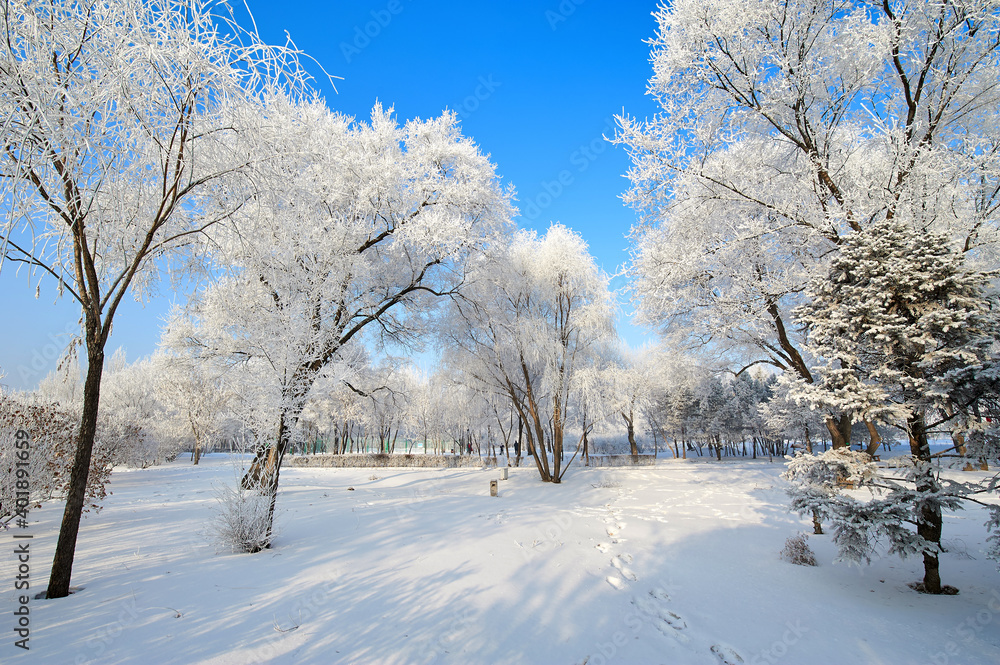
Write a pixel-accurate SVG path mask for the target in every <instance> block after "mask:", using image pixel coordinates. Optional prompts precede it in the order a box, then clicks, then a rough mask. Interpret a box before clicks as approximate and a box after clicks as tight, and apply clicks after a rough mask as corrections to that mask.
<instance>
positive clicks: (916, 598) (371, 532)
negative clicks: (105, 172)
mask: <svg viewBox="0 0 1000 665" xmlns="http://www.w3.org/2000/svg"><path fill="white" fill-rule="evenodd" d="M782 468H783V467H782V465H780V464H777V463H775V464H773V465H769V464H767V462H766V461H757V462H753V461H724V462H722V463H719V462H716V461H709V460H707V459H703V460H688V461H673V460H661V462H660V463H659V465H658V466H656V467H654V468H642V469H585V468H582V467H576V466H575V464H574V468H572V469H571V470H570V472H569V473H568V474H567V476H566V480H565V482H564V484H563V485H561V486H552V485H543V484H542V483H540V482H539V481H538V475H537V473H536V471H535V470H534V468H530V467H529V468H520V469H512V470H511V474H510V480H508V481H506V482H503V481H502V482H501V483H500V488H501V496H500V497H499V498H492V497H490V496H489V480H490V479H492V478H496V477H497V475H498V474H497V471H496V470H444V469H419V470H403V469H292V468H287V469H285V470H283V471H282V487H283V488H284V489H283V491H282V492H281V494H280V496H279V511H280V513H281V514H280V516H279V522H280V524H281V533H280V535H279V537H278V538H277V540H276V542H275V547H274V548H273V549H272V550H270V551H265V552H263V553H260V554H255V555H245V554H240V555H234V554H228V553H218V552H217V551H216V548H215V546H214V545H213V544H211V543H210V542H209V541H208V540H207V538H206V524H207V523H208V522H209V520H210V519H211V516H212V515H213V513H214V507H215V499H214V491H213V485H218V484H219V483H221V482H231V481H232V480H233V469H232V465H231V464H230V463H229V462H228V460H227V459H226V458H225V457H224V456H221V455H213V456H209V457H207V458H206V459H205V460H204V462H203V463H202V465H200V466H198V467H193V466H191V465H190V463H189V462H188V461H187V460H186V459H181V460H178V461H176V462H174V463H172V464H169V465H166V466H163V467H158V468H153V469H147V470H144V471H126V470H121V471H116V472H115V474H114V476H113V480H112V484H111V489H112V491H113V495H112V496H110V497H109V498H108V499H107V501H106V504H105V508H104V510H103V511H102V512H101V513H99V514H97V515H90V516H88V517H87V518H86V519H85V520H84V523H83V527H82V531H81V537H80V543H79V548H78V551H77V563H76V567H75V569H74V576H73V582H74V585H79V586H83V587H84V589H83V590H82V591H81V592H79V593H77V594H75V595H73V596H71V597H70V598H68V599H62V600H55V601H47V600H38V601H32V602H31V605H30V607H31V631H32V632H31V641H30V645H31V650H30V652H24V651H22V650H20V649H16V648H14V646H13V642H14V639H16V638H15V637H14V636H13V633H12V632H11V631H10V629H5V630H4V631H3V634H4V636H5V637H4V638H3V644H0V662H2V663H39V664H40V663H101V664H108V665H112V664H118V663H122V664H124V663H142V664H147V665H156V664H159V663H184V664H187V663H213V664H220V665H221V664H224V663H225V664H233V665H237V664H239V665H243V664H245V663H254V662H260V663H287V664H289V665H290V664H293V663H294V664H300V663H306V664H309V663H319V664H325V663H434V662H438V663H456V664H458V663H461V664H466V663H544V664H561V663H565V664H566V665H570V664H577V665H579V664H580V663H584V662H586V663H588V665H598V664H600V663H619V662H620V663H650V664H656V663H664V664H667V663H669V664H686V663H704V664H706V665H708V664H711V665H719V664H720V663H724V662H730V663H734V664H738V663H740V662H743V663H760V664H763V663H787V664H789V665H796V664H803V663H809V664H811V665H820V664H823V663H828V664H830V665H842V664H844V663H852V664H860V663H872V664H876V663H877V664H892V665H902V664H910V663H919V664H921V665H923V664H937V665H940V664H942V663H961V664H963V665H976V664H984V665H985V664H995V663H1000V573H998V572H997V570H996V567H995V564H994V562H991V561H988V560H986V559H985V558H984V557H983V555H982V553H981V551H980V550H981V549H982V548H983V547H984V542H983V539H984V536H985V533H984V529H983V526H982V525H983V522H984V520H985V515H984V513H983V512H981V511H980V510H969V511H965V512H962V513H958V514H955V515H948V516H947V517H946V522H945V535H944V538H945V540H946V541H948V543H949V544H950V545H951V551H950V553H948V554H945V555H943V559H942V573H943V579H944V582H945V583H947V584H951V585H954V586H957V587H959V589H961V594H960V595H958V596H945V597H931V596H924V595H920V594H917V593H915V592H913V591H911V590H910V589H909V588H908V587H907V583H908V582H912V581H915V580H917V579H919V578H920V577H921V574H922V573H921V564H920V562H919V561H918V560H916V559H913V560H907V561H900V560H899V559H898V558H886V559H882V560H878V561H876V562H874V564H873V565H872V566H871V567H866V568H861V569H858V568H854V567H849V566H847V565H834V564H833V563H832V559H833V556H834V550H833V548H832V546H831V544H830V543H829V541H828V539H827V537H826V536H812V537H810V544H811V546H812V547H813V549H814V550H815V551H816V553H817V556H818V559H819V561H820V565H819V567H817V568H808V567H802V566H795V565H792V564H789V563H786V562H784V561H782V560H780V559H779V558H778V552H779V551H780V550H781V548H782V546H783V544H784V541H785V539H786V538H787V537H788V536H790V535H793V534H795V533H797V532H799V531H804V530H806V529H807V528H808V524H807V523H806V521H805V520H802V519H799V518H798V517H797V516H794V515H791V514H789V513H788V512H787V511H786V509H785V503H786V498H785V495H784V492H783V489H782V488H783V481H781V480H780V479H779V478H778V474H779V473H780V471H781V470H782ZM373 473H374V474H375V475H377V476H379V478H378V479H377V480H371V479H370V477H371V476H372V475H373ZM351 487H353V488H354V489H353V491H352V490H349V489H348V488H351ZM60 517H61V509H60V506H57V505H55V504H51V505H47V506H45V507H44V508H42V509H40V510H35V511H33V512H32V513H31V519H32V521H33V524H32V525H31V528H30V529H29V531H30V532H31V533H33V534H34V539H33V540H32V545H31V550H32V552H33V554H34V556H33V557H32V560H31V566H32V567H31V576H32V581H33V584H32V587H33V590H40V588H37V587H40V586H43V585H44V581H45V580H46V579H47V577H48V567H49V565H50V563H51V556H52V551H53V547H54V541H55V534H56V530H57V527H58V520H59V519H60ZM0 539H2V540H3V542H4V543H7V544H10V543H12V538H11V533H10V532H7V533H3V534H0ZM4 550H6V551H8V554H6V555H5V556H3V557H2V558H0V566H2V568H0V570H2V578H0V579H2V582H0V583H2V588H3V589H4V594H3V596H2V601H0V602H2V605H0V607H2V609H3V613H4V615H5V616H6V617H7V619H6V620H5V622H4V623H5V624H7V625H11V624H12V615H11V614H10V612H12V611H13V607H14V598H13V592H12V591H11V589H12V586H13V578H14V575H15V573H14V568H13V557H12V555H11V554H10V553H9V551H10V547H8V546H6V545H5V547H4ZM7 608H10V609H9V610H8V609H7Z"/></svg>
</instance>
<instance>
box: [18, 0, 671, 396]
mask: <svg viewBox="0 0 1000 665" xmlns="http://www.w3.org/2000/svg"><path fill="white" fill-rule="evenodd" d="M248 5H249V7H250V9H251V10H252V11H253V14H254V18H255V20H256V24H257V28H258V30H259V32H260V34H261V36H262V37H263V38H264V39H265V41H269V42H272V43H274V42H282V41H283V40H284V33H285V31H288V32H289V33H290V34H291V36H292V38H293V40H294V41H295V43H296V44H297V45H298V46H299V47H300V48H301V49H302V50H304V51H306V52H307V53H308V54H309V55H310V56H312V57H313V58H315V60H317V61H318V62H319V63H321V64H322V66H323V68H325V69H326V71H327V72H329V73H330V74H332V75H335V76H340V77H343V80H341V81H337V90H338V92H336V93H335V92H334V91H333V89H332V88H331V87H329V86H327V85H324V86H322V90H323V93H324V95H325V97H326V99H327V103H328V105H329V106H330V107H331V108H333V109H336V110H338V111H341V112H343V113H346V114H348V115H353V116H356V117H358V118H359V119H366V118H367V117H368V115H369V113H370V112H371V108H372V106H373V105H374V104H375V102H376V101H379V102H381V103H382V104H383V105H384V106H386V107H388V106H392V107H394V108H395V111H396V114H397V116H398V117H399V118H400V119H401V120H404V119H408V118H413V117H422V118H428V117H432V116H436V115H439V114H440V113H441V112H442V110H443V109H445V108H448V109H452V110H454V111H456V113H458V115H459V118H460V120H461V123H462V127H463V131H464V133H465V135H466V136H469V137H472V138H473V139H474V140H475V141H476V142H477V143H478V144H479V146H480V147H481V149H482V150H483V151H484V152H486V153H489V154H490V155H491V158H492V160H493V162H494V163H495V164H496V165H497V172H498V173H499V174H500V175H501V176H502V177H503V179H504V181H505V182H512V183H514V185H515V187H516V189H517V193H518V201H517V206H518V208H520V210H521V218H520V219H519V220H518V223H519V224H520V225H521V226H522V227H526V228H533V229H536V230H538V231H540V232H544V230H545V229H546V228H547V227H548V226H549V223H550V222H552V221H558V222H562V223H563V224H565V225H566V226H568V227H570V228H572V229H574V230H576V231H577V232H578V233H580V234H581V235H582V236H583V237H584V239H585V240H586V241H587V242H588V243H589V245H590V251H591V253H592V254H593V255H594V256H595V257H596V259H597V260H598V262H599V264H600V265H601V267H602V268H603V269H604V270H605V271H607V272H608V273H610V274H614V273H615V272H616V271H617V270H618V268H619V267H620V266H621V265H622V264H623V263H625V262H626V261H627V259H628V253H627V250H628V240H627V239H626V237H625V236H626V234H627V233H628V231H629V228H630V227H631V225H632V223H633V221H634V219H635V215H634V213H633V212H632V211H631V210H630V209H628V208H626V207H625V206H624V205H623V204H622V202H621V200H620V199H619V196H620V195H621V193H622V192H623V191H625V189H626V188H627V186H628V181H627V180H626V179H625V178H624V177H623V175H624V174H625V173H626V171H627V170H628V166H629V162H628V158H627V156H626V154H625V152H624V150H622V149H621V148H616V147H614V146H611V145H610V144H608V143H607V142H605V141H604V140H603V139H602V135H607V136H610V135H612V134H613V133H614V124H613V123H614V115H615V114H620V113H621V112H622V110H623V109H624V110H625V111H626V112H627V113H629V114H631V115H635V116H639V117H648V116H651V115H653V114H655V113H656V107H655V105H654V104H653V102H652V100H651V99H650V98H648V97H647V96H646V95H645V89H646V81H647V79H648V78H649V77H650V74H651V70H650V65H649V45H648V44H645V43H644V40H646V39H649V38H651V37H653V35H654V32H655V29H656V23H655V20H654V19H653V17H652V15H651V14H652V12H653V11H655V9H656V2H655V1H652V0H650V1H639V0H625V1H619V2H615V3H611V2H606V1H598V0H562V1H561V2H560V1H559V0H550V1H548V2H546V1H544V0H539V1H537V2H530V1H527V0H524V1H517V0H512V1H508V2H458V1H450V0H444V1H435V2H430V1H429V0H374V1H368V0H365V1H358V0H352V1H350V2H345V1H333V2H314V1H308V0H283V1H281V2H271V1H264V0H248ZM313 70H314V71H315V72H316V74H317V75H319V76H318V78H321V74H322V73H321V72H320V71H319V68H318V67H313ZM8 267H9V266H6V267H5V268H4V271H3V273H2V274H0V309H2V311H3V312H5V315H4V316H3V317H2V319H3V322H2V323H0V368H2V369H3V370H4V371H5V372H6V373H7V377H6V378H5V379H3V383H5V384H6V385H8V386H11V387H13V388H31V387H34V386H35V385H37V383H38V381H39V379H41V378H42V377H43V376H44V375H45V374H46V373H47V372H49V371H50V370H52V369H53V368H54V367H55V365H56V360H57V358H58V356H59V354H60V353H61V351H62V348H63V347H64V346H65V344H66V341H67V340H68V335H67V333H71V332H73V331H75V330H78V329H79V328H78V326H77V320H78V319H79V310H78V308H77V307H76V306H75V305H74V303H73V302H72V301H70V300H68V299H63V300H61V301H58V302H57V301H56V295H55V289H54V285H53V284H52V283H47V282H45V281H43V282H42V284H41V292H40V297H39V298H38V299H37V300H36V299H35V287H34V283H32V284H29V283H28V280H27V279H26V278H25V276H24V275H21V276H20V277H15V276H14V273H13V271H12V270H8V269H7V268H8ZM612 286H613V287H614V288H620V287H621V286H623V280H622V278H617V279H615V280H613V281H612ZM182 299H183V296H178V295H176V294H174V293H172V292H170V291H169V290H168V289H166V287H165V286H164V287H163V288H161V293H160V294H159V295H158V296H156V297H155V298H153V299H151V300H150V301H149V302H147V303H145V304H144V305H140V304H138V303H128V306H126V307H125V308H124V309H122V310H119V312H118V314H117V315H116V317H115V324H114V332H113V334H112V338H111V341H110V342H109V345H108V351H109V352H111V351H113V350H114V349H115V348H117V347H119V346H123V347H125V349H126V351H127V355H128V358H129V360H135V359H136V358H139V357H141V356H144V355H147V354H149V353H151V352H152V351H153V350H154V348H155V346H156V342H157V339H158V337H159V327H160V325H161V318H162V317H163V315H164V314H165V313H166V312H167V310H168V309H169V307H170V305H171V303H172V302H175V301H179V300H182ZM627 314H628V312H627V311H626V312H625V313H624V316H623V319H622V321H621V322H620V325H619V332H620V333H621V334H622V336H623V338H624V339H625V340H626V341H627V342H628V343H630V344H632V345H639V344H641V343H642V342H643V341H645V340H646V339H647V336H646V335H645V334H644V333H643V331H641V330H639V329H637V328H634V327H633V326H631V325H630V324H628V323H627V319H628V316H627Z"/></svg>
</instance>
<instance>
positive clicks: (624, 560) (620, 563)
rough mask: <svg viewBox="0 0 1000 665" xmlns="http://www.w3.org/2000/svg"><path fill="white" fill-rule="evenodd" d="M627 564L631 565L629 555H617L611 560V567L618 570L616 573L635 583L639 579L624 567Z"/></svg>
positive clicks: (629, 569) (630, 556)
mask: <svg viewBox="0 0 1000 665" xmlns="http://www.w3.org/2000/svg"><path fill="white" fill-rule="evenodd" d="M628 563H632V555H631V554H619V555H618V556H616V557H614V558H613V559H611V565H612V566H614V567H615V568H616V569H617V570H618V572H619V573H621V574H622V577H624V578H625V579H628V580H632V581H633V582H635V581H636V580H637V579H639V578H638V577H636V575H635V573H633V572H632V569H631V568H629V567H628V566H627V565H625V564H628Z"/></svg>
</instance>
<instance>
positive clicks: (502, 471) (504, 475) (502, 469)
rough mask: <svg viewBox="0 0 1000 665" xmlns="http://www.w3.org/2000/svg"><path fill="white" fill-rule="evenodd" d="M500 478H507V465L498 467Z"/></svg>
mask: <svg viewBox="0 0 1000 665" xmlns="http://www.w3.org/2000/svg"><path fill="white" fill-rule="evenodd" d="M500 480H507V467H505V466H503V467H500Z"/></svg>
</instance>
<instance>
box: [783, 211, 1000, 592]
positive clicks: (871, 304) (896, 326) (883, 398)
mask: <svg viewBox="0 0 1000 665" xmlns="http://www.w3.org/2000/svg"><path fill="white" fill-rule="evenodd" d="M986 286H987V279H986V276H985V275H983V274H982V273H980V272H978V271H975V270H971V269H970V268H969V267H968V266H967V265H966V262H965V261H964V257H963V255H962V253H961V252H960V251H958V250H957V249H955V248H953V247H952V246H951V245H950V242H949V239H948V238H947V237H946V236H944V235H943V234H940V233H934V232H932V231H929V230H922V231H914V230H913V229H912V227H910V226H909V225H907V224H906V223H904V222H903V221H902V220H901V219H893V220H882V221H879V222H874V223H872V224H870V225H869V226H868V228H866V229H865V230H862V231H857V232H853V233H850V234H847V235H846V236H845V237H844V238H843V241H842V244H841V247H840V251H839V252H838V253H837V255H836V256H835V257H834V258H833V260H832V262H831V264H830V274H829V275H828V276H827V277H820V278H816V279H814V280H812V281H811V282H810V284H809V288H808V289H807V296H808V298H809V300H808V302H807V304H804V305H802V306H800V307H798V308H796V310H795V311H794V315H795V317H796V319H797V320H798V321H800V322H801V323H802V324H803V325H804V326H805V329H806V331H807V335H808V337H807V345H808V347H809V350H810V351H811V352H812V354H813V355H814V356H816V357H817V358H821V359H822V360H823V364H822V365H817V366H815V367H814V368H812V373H813V375H814V376H815V377H816V380H815V381H813V382H810V381H806V380H804V379H799V380H798V381H797V382H796V383H795V385H794V386H793V387H792V390H791V396H792V397H793V399H796V400H798V401H800V402H804V403H808V404H809V405H810V406H811V407H813V408H821V409H825V408H829V409H831V410H835V411H838V412H841V413H845V414H848V415H849V416H850V417H851V418H852V419H853V420H854V421H867V422H879V423H885V424H887V425H890V426H893V427H896V428H899V429H900V430H901V431H903V432H905V434H906V436H907V438H908V440H909V447H910V455H911V457H912V460H913V462H912V466H911V469H910V470H911V473H910V474H909V475H908V476H907V477H906V478H905V480H906V481H907V482H908V483H912V485H913V489H912V490H910V489H899V488H897V487H895V486H894V488H893V489H892V491H890V492H889V494H888V495H887V496H886V497H885V498H884V499H881V500H882V501H884V502H889V503H887V504H886V505H889V504H890V503H891V504H893V505H896V504H898V507H897V508H894V509H893V510H892V511H889V510H888V508H886V511H887V513H891V514H892V515H894V516H896V517H895V518H894V519H897V521H898V520H904V519H905V521H912V522H914V523H915V525H916V538H917V539H918V541H919V543H918V545H919V546H917V545H913V542H917V541H913V539H912V538H911V539H909V540H906V541H905V542H906V546H905V547H903V546H902V545H899V547H896V544H897V543H896V540H895V536H892V534H890V536H891V537H892V538H894V540H893V543H894V547H895V549H896V551H899V552H900V553H902V554H906V553H910V552H911V551H920V552H922V554H923V558H924V580H923V589H924V590H925V591H927V592H928V593H941V589H942V585H941V579H940V574H939V566H938V552H939V551H940V542H941V528H942V508H954V507H956V506H957V505H958V504H957V501H956V500H955V499H954V498H952V497H953V495H954V491H953V490H947V491H946V489H944V488H943V487H942V484H941V482H940V479H939V478H938V475H937V474H936V473H935V470H934V468H933V467H932V466H931V461H932V460H931V452H930V445H929V441H928V432H929V431H930V430H933V429H936V428H938V427H940V426H942V425H943V424H945V423H947V422H948V421H950V420H952V419H953V418H954V416H955V414H956V413H958V412H960V411H966V410H967V409H968V407H969V404H968V403H966V402H965V400H966V399H968V398H969V395H970V391H969V390H968V389H967V387H968V386H970V385H973V386H975V385H981V375H984V374H985V375H987V376H995V375H996V373H997V368H996V363H997V359H996V357H995V355H994V353H995V348H996V344H997V342H998V341H1000V327H998V325H997V319H996V312H995V306H996V303H995V302H991V300H990V299H988V298H987V297H986V296H985V295H984V290H985V288H986ZM977 398H978V396H975V397H973V398H972V399H977ZM883 507H884V506H883ZM857 509H858V511H869V510H870V508H869V507H865V506H863V505H859V506H858V507H857ZM907 511H912V517H911V518H909V519H906V518H904V517H903V516H902V515H904V514H906V513H907ZM856 512H857V511H855V512H854V513H850V514H849V517H845V519H854V520H856V519H857V515H856V514H855V513H856ZM866 514H867V513H866ZM884 519H888V518H883V521H884ZM907 538H909V537H907ZM899 543H903V540H900V541H899ZM842 553H843V550H842Z"/></svg>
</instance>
